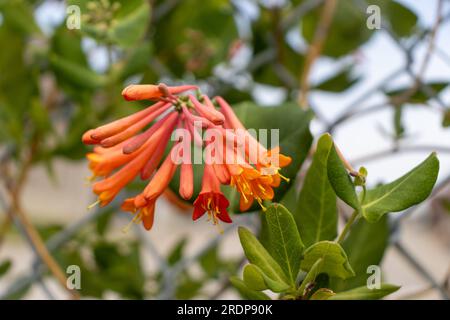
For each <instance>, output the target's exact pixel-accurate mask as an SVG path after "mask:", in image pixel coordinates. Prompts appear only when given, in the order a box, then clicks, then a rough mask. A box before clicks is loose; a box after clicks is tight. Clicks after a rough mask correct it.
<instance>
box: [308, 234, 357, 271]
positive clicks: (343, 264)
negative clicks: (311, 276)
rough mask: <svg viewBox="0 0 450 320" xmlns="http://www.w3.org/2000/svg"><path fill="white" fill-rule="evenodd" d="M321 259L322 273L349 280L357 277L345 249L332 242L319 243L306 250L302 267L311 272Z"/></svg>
mask: <svg viewBox="0 0 450 320" xmlns="http://www.w3.org/2000/svg"><path fill="white" fill-rule="evenodd" d="M321 258H322V259H323V264H322V268H321V271H322V272H324V273H326V274H328V275H329V276H331V277H333V276H334V277H339V278H341V279H347V278H350V277H353V276H354V275H355V273H354V271H353V269H352V267H351V266H350V264H349V262H348V258H347V254H346V253H345V251H344V249H342V247H341V246H340V245H339V244H338V243H336V242H332V241H321V242H317V243H316V244H313V245H312V246H311V247H309V248H308V249H306V250H305V252H304V258H303V260H302V262H301V266H300V267H301V269H302V270H305V271H309V270H311V268H312V267H313V266H314V264H315V263H316V262H317V260H319V259H321Z"/></svg>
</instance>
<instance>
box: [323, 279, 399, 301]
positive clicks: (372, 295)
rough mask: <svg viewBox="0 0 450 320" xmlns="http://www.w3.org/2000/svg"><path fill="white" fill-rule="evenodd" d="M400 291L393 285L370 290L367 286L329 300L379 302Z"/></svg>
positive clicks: (383, 285) (341, 293)
mask: <svg viewBox="0 0 450 320" xmlns="http://www.w3.org/2000/svg"><path fill="white" fill-rule="evenodd" d="M398 289H400V287H398V286H394V285H392V284H385V283H384V284H381V288H380V289H369V288H367V286H363V287H359V288H356V289H352V290H349V291H345V292H339V293H336V294H335V295H334V296H332V297H330V298H329V300H377V299H381V298H383V297H385V296H387V295H388V294H391V293H393V292H395V291H397V290H398Z"/></svg>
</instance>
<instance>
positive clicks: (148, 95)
mask: <svg viewBox="0 0 450 320" xmlns="http://www.w3.org/2000/svg"><path fill="white" fill-rule="evenodd" d="M193 89H197V87H196V86H178V87H166V86H165V85H152V84H137V85H136V84H132V85H129V86H128V87H126V88H125V89H123V91H122V96H123V97H124V98H125V100H127V101H133V100H156V99H159V98H162V97H165V96H168V95H174V94H178V93H182V92H184V91H189V90H193Z"/></svg>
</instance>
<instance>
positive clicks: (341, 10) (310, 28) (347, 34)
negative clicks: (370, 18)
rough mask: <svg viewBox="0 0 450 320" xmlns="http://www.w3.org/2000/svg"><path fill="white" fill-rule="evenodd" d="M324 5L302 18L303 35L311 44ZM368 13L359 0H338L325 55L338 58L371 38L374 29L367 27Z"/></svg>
mask: <svg viewBox="0 0 450 320" xmlns="http://www.w3.org/2000/svg"><path fill="white" fill-rule="evenodd" d="M322 8H323V5H322V6H319V7H317V8H315V9H314V10H312V11H310V12H309V13H307V14H306V15H305V16H304V17H303V19H302V20H301V28H302V30H301V31H302V35H303V37H304V38H305V40H306V41H307V42H308V43H309V44H311V43H312V41H313V39H314V35H315V32H316V30H317V28H318V24H319V21H320V14H321V12H322ZM366 20H367V15H366V13H365V12H364V10H361V8H360V5H359V3H358V2H357V1H354V0H346V1H336V9H335V12H334V15H333V20H332V23H331V25H330V28H329V31H328V34H327V38H326V41H325V43H324V46H323V50H322V53H323V55H326V56H330V57H333V58H338V57H341V56H343V55H347V54H350V53H351V52H353V51H354V50H356V49H357V48H358V47H360V46H361V45H363V44H364V43H365V42H366V41H368V40H369V39H370V37H371V36H372V34H373V33H374V32H373V30H370V29H369V28H367V25H366Z"/></svg>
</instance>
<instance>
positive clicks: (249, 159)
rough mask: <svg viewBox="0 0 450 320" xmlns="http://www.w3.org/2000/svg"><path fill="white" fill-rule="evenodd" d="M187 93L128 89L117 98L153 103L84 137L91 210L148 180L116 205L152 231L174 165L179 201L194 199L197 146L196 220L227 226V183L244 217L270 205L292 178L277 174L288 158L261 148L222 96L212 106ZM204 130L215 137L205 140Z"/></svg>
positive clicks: (143, 87)
mask: <svg viewBox="0 0 450 320" xmlns="http://www.w3.org/2000/svg"><path fill="white" fill-rule="evenodd" d="M192 90H197V87H196V86H192V85H184V86H175V87H169V86H166V85H165V84H159V85H130V86H128V87H126V88H125V89H124V90H123V92H122V96H123V97H124V98H125V100H127V101H135V100H152V101H155V103H154V104H153V105H151V106H149V107H147V108H145V109H143V110H141V111H139V112H136V113H135V114H132V115H130V116H127V117H124V118H122V119H119V120H116V121H113V122H111V123H109V124H105V125H103V126H100V127H98V128H95V129H91V130H88V131H87V132H86V133H85V134H84V135H83V137H82V141H83V143H85V144H87V145H95V147H94V150H93V152H91V153H88V154H87V158H88V160H89V167H90V169H91V170H92V172H93V176H92V178H91V180H92V181H95V182H94V184H93V187H92V189H93V191H94V193H95V194H97V195H98V201H97V202H96V203H95V204H97V203H99V204H100V205H101V206H106V205H107V204H109V203H110V202H111V201H112V200H113V199H114V198H115V197H116V196H117V195H118V194H119V192H120V191H121V190H122V189H123V188H125V187H126V186H127V185H128V184H129V183H131V182H132V181H133V180H134V179H135V178H136V177H137V176H140V178H141V179H142V180H149V182H148V185H147V186H146V187H145V189H144V190H143V191H142V192H141V193H140V194H138V195H136V196H135V197H132V198H128V199H126V200H125V201H124V202H123V204H122V206H121V207H122V209H123V210H124V211H128V212H131V213H132V214H133V215H134V217H133V219H132V221H133V222H142V224H143V226H144V228H145V229H147V230H150V229H151V228H152V226H153V222H154V215H155V202H156V200H157V199H158V197H159V196H161V194H163V192H164V190H165V189H166V188H167V187H168V185H169V183H170V181H171V179H172V178H173V177H174V174H175V171H176V169H177V167H178V166H180V167H181V168H180V187H179V195H180V196H181V197H182V198H183V199H185V200H189V199H190V198H191V197H192V196H193V191H194V179H193V168H192V159H191V143H194V144H195V145H196V146H197V147H200V148H204V149H205V155H204V158H205V165H204V172H203V179H202V187H201V192H200V194H199V195H198V196H197V198H196V199H195V201H194V202H193V205H194V211H193V215H192V219H193V220H197V219H199V218H200V217H201V216H203V215H204V214H205V213H207V215H208V219H210V220H211V221H212V223H213V224H214V225H217V224H218V223H219V221H222V222H225V223H231V222H232V220H231V218H230V216H229V213H228V206H229V201H228V199H227V198H226V197H225V195H224V194H223V192H222V191H221V189H220V186H221V185H230V186H232V187H234V188H235V189H236V190H237V191H238V192H239V194H240V202H239V204H240V210H241V211H247V210H248V209H249V208H250V207H251V206H252V204H253V203H254V201H256V202H257V203H258V204H259V205H260V206H261V208H262V209H263V210H265V207H264V204H263V202H264V201H266V200H272V199H273V197H274V190H273V189H274V188H276V187H278V186H279V185H280V183H281V181H282V180H283V179H284V180H289V179H288V178H285V177H284V176H283V175H282V174H281V173H280V169H281V168H283V167H285V166H287V165H289V164H290V162H291V158H290V157H287V156H285V155H283V154H281V153H280V148H279V147H278V146H277V147H275V148H272V149H266V148H265V147H264V146H263V145H262V144H261V143H259V142H258V141H257V140H256V138H255V137H253V136H252V135H251V134H250V133H249V132H248V131H247V130H246V128H245V127H244V125H243V124H242V123H241V121H240V120H239V119H238V117H237V116H236V115H235V113H234V112H233V109H232V108H231V107H230V105H229V104H228V103H227V102H226V101H225V100H224V99H223V98H222V97H215V98H214V102H215V103H214V102H213V101H212V100H211V99H210V98H209V97H208V96H206V95H204V94H201V93H200V92H199V91H198V90H197V92H196V94H195V95H194V94H189V93H188V91H192ZM215 104H217V105H218V107H219V109H216V105H215ZM202 129H207V130H212V131H213V133H214V134H213V135H212V136H210V137H209V139H203V138H202V135H201V131H202ZM180 130H181V134H180ZM175 132H176V133H175ZM174 133H175V134H174ZM168 147H169V151H168V152H167V153H166V149H167V148H168ZM97 178H100V179H101V180H99V181H96V180H97Z"/></svg>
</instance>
